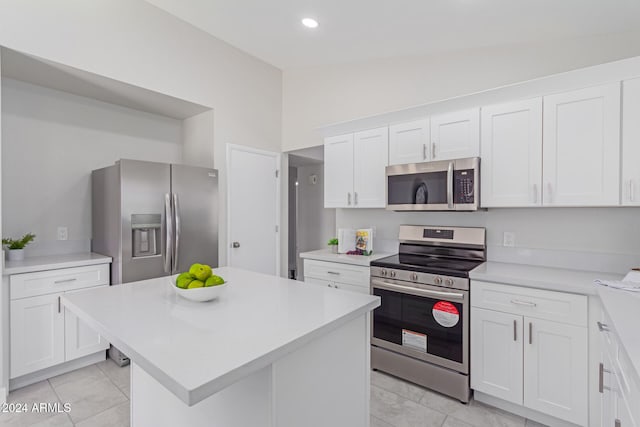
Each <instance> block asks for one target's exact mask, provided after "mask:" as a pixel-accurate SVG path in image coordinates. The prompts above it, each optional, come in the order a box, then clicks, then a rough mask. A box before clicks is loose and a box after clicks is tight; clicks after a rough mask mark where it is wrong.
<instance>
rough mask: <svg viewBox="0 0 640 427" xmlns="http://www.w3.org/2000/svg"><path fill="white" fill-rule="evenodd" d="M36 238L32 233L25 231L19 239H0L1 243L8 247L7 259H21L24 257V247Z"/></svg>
mask: <svg viewBox="0 0 640 427" xmlns="http://www.w3.org/2000/svg"><path fill="white" fill-rule="evenodd" d="M35 238H36V235H35V234H33V233H27V234H25V235H24V236H22V238H20V239H16V240H14V239H7V238H3V239H2V244H3V245H4V246H6V247H7V249H9V252H7V259H8V260H9V261H22V260H23V259H24V247H25V246H27V245H28V244H29V243H31V242H32V241H33V239H35Z"/></svg>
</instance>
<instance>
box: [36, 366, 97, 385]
mask: <svg viewBox="0 0 640 427" xmlns="http://www.w3.org/2000/svg"><path fill="white" fill-rule="evenodd" d="M106 377H107V376H106V375H105V374H104V372H102V371H101V370H100V369H98V367H97V366H96V365H90V366H86V367H84V368H80V369H76V370H75V371H71V372H67V373H66V374H62V375H58V376H57V377H53V378H49V383H51V385H52V386H53V388H54V389H55V388H56V387H58V386H61V385H63V384H67V383H78V386H81V384H83V383H85V384H86V383H91V382H93V381H96V380H99V379H104V378H106Z"/></svg>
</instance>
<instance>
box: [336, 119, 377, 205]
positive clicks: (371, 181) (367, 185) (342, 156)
mask: <svg viewBox="0 0 640 427" xmlns="http://www.w3.org/2000/svg"><path fill="white" fill-rule="evenodd" d="M324 150H325V151H324V153H325V155H324V172H325V186H324V207H325V208H384V207H385V206H386V199H385V179H386V175H385V167H386V166H387V164H388V160H389V157H388V156H389V154H388V150H389V130H388V128H387V127H382V128H378V129H372V130H368V131H363V132H357V133H355V134H349V135H342V136H336V137H330V138H326V139H325V144H324Z"/></svg>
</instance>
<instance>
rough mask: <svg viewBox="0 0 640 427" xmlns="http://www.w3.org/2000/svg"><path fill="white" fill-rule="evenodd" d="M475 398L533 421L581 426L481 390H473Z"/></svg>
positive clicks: (562, 426)
mask: <svg viewBox="0 0 640 427" xmlns="http://www.w3.org/2000/svg"><path fill="white" fill-rule="evenodd" d="M473 398H474V400H477V401H478V402H482V403H486V404H487V405H490V406H494V407H496V408H498V409H502V410H503V411H507V412H511V413H512V414H516V415H520V416H521V417H524V418H528V419H530V420H533V421H537V422H539V423H541V424H544V425H547V426H553V427H580V426H579V425H577V424H573V423H570V422H568V421H564V420H560V419H558V418H556V417H552V416H550V415H547V414H543V413H542V412H538V411H534V410H533V409H529V408H525V407H524V406H521V405H516V404H515V403H511V402H507V401H504V400H502V399H498V398H497V397H493V396H490V395H488V394H484V393H482V392H479V391H474V392H473Z"/></svg>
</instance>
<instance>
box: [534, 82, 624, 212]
mask: <svg viewBox="0 0 640 427" xmlns="http://www.w3.org/2000/svg"><path fill="white" fill-rule="evenodd" d="M543 141H544V150H543V162H542V165H543V180H544V182H543V184H544V195H543V200H544V204H545V205H548V206H611V205H617V204H619V203H620V84H619V83H612V84H607V85H602V86H595V87H591V88H587V89H581V90H576V91H572V92H566V93H559V94H556V95H551V96H545V97H544V127H543Z"/></svg>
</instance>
